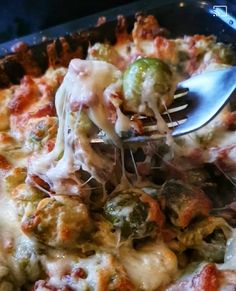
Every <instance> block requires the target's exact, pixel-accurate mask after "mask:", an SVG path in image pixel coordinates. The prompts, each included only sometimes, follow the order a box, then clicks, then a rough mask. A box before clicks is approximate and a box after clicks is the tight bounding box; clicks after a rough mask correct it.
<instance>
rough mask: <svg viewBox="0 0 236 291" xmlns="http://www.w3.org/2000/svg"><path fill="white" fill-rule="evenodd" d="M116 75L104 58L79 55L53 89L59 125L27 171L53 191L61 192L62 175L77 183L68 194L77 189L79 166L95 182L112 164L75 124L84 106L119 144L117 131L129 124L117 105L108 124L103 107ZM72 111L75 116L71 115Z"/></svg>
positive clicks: (116, 84) (105, 175) (116, 83)
mask: <svg viewBox="0 0 236 291" xmlns="http://www.w3.org/2000/svg"><path fill="white" fill-rule="evenodd" d="M120 78H121V72H120V71H119V70H118V69H117V68H116V67H114V66H113V65H111V64H108V63H106V62H103V61H88V60H79V59H74V60H72V61H71V64H70V66H69V70H68V72H67V74H66V76H65V78H64V81H63V83H62V85H61V87H60V88H59V90H58V91H57V93H56V101H55V104H56V110H57V115H58V121H59V128H58V133H57V138H56V144H55V147H54V149H53V151H52V152H50V153H49V154H47V155H46V156H41V157H38V156H37V157H35V158H34V159H32V160H31V162H30V164H29V172H30V174H32V175H37V176H39V177H41V178H42V179H43V180H44V181H46V182H47V183H48V184H49V185H50V186H51V188H52V189H53V190H54V191H55V192H56V193H57V194H65V188H63V185H62V183H63V182H62V179H67V178H70V179H72V180H73V181H75V184H76V185H77V189H76V186H74V187H73V189H74V190H73V193H71V194H75V193H76V192H77V193H78V192H80V189H81V183H80V181H78V178H77V177H76V176H75V171H78V170H80V169H83V170H85V171H87V172H89V173H90V174H91V176H92V177H94V178H95V179H97V180H98V181H99V182H103V181H106V179H107V178H108V176H109V175H108V174H109V171H110V172H111V170H112V167H113V165H111V163H109V161H108V159H107V158H106V157H104V156H101V155H98V154H97V153H96V152H95V151H94V150H93V149H92V147H91V145H90V139H89V138H88V136H86V134H83V135H82V134H79V128H77V126H78V121H79V118H80V114H81V110H84V112H85V113H86V114H87V116H88V117H89V119H90V120H91V121H92V123H93V124H94V125H95V126H96V127H98V128H99V129H102V130H103V131H104V132H105V133H106V134H107V136H108V137H109V138H110V139H111V140H112V141H113V142H114V143H115V144H116V145H118V146H119V147H121V142H120V137H119V133H120V132H121V131H124V130H125V131H126V130H127V128H128V127H130V125H129V121H128V119H127V118H126V117H125V116H123V113H122V112H121V111H120V109H119V107H118V106H117V108H116V110H117V116H118V118H117V121H116V123H115V125H114V124H112V123H111V122H110V121H109V117H108V114H109V112H108V107H107V105H108V102H109V98H110V97H111V95H112V94H113V93H114V91H115V90H118V89H119V88H120V86H121V83H120V80H119V79H120ZM72 114H73V115H75V116H76V118H75V119H74V118H72ZM61 155H62V157H61V158H60V156H61ZM100 169H101V170H100ZM99 172H100V173H101V175H100V176H99ZM103 172H104V173H103ZM67 190H68V189H67Z"/></svg>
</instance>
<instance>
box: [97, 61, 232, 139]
mask: <svg viewBox="0 0 236 291" xmlns="http://www.w3.org/2000/svg"><path fill="white" fill-rule="evenodd" d="M235 88H236V67H231V68H229V69H221V70H217V71H212V72H206V73H203V74H200V75H197V76H194V77H192V78H189V79H187V80H185V81H182V82H180V83H179V84H178V87H177V91H176V94H175V96H174V102H173V104H172V106H171V107H170V108H169V109H168V110H167V111H165V112H164V113H163V114H162V117H163V118H164V120H165V121H167V124H168V127H169V128H170V129H171V130H172V132H171V134H172V136H173V137H177V136H180V135H184V134H187V133H190V132H193V131H195V130H197V129H200V128H201V127H203V126H204V125H206V124H207V123H208V122H210V121H211V120H212V119H213V118H214V117H215V116H216V115H217V113H218V112H219V111H220V110H221V109H222V108H223V107H224V105H226V103H227V102H228V101H229V100H230V98H231V97H232V96H233V95H234V93H235ZM140 118H141V119H143V121H144V123H146V124H147V125H146V126H144V134H143V135H137V136H132V137H129V138H126V139H123V142H124V143H135V142H147V141H152V140H156V139H159V138H160V137H162V136H163V135H162V134H160V133H159V132H158V130H157V126H156V123H155V121H154V122H153V119H152V121H151V120H150V118H148V117H145V116H141V117H140ZM100 142H104V141H103V139H102V138H100V137H98V138H96V139H93V140H92V143H100Z"/></svg>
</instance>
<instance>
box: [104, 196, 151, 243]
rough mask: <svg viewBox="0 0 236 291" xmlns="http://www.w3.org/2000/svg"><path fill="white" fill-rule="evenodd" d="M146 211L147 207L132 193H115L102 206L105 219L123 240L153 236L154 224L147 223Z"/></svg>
mask: <svg viewBox="0 0 236 291" xmlns="http://www.w3.org/2000/svg"><path fill="white" fill-rule="evenodd" d="M148 211H149V205H148V204H146V203H144V202H142V201H141V200H140V198H139V195H137V193H135V192H132V191H123V192H120V193H117V195H116V196H115V197H113V198H111V199H110V200H108V201H107V203H106V204H105V206H104V213H105V217H106V218H107V220H109V221H110V222H111V223H112V224H113V226H114V228H115V229H118V230H120V231H121V236H122V237H123V238H124V239H127V238H129V237H131V238H135V239H140V238H144V237H147V236H151V235H152V234H153V231H154V230H155V223H154V222H152V221H148Z"/></svg>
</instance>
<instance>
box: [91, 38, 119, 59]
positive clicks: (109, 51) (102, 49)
mask: <svg viewBox="0 0 236 291" xmlns="http://www.w3.org/2000/svg"><path fill="white" fill-rule="evenodd" d="M118 57H119V56H118V53H117V52H116V51H115V49H114V48H113V47H112V46H111V45H110V44H107V43H95V44H94V45H93V46H92V47H91V48H89V51H88V59H89V60H100V61H105V62H108V63H111V64H114V63H115V62H116V61H117V59H118Z"/></svg>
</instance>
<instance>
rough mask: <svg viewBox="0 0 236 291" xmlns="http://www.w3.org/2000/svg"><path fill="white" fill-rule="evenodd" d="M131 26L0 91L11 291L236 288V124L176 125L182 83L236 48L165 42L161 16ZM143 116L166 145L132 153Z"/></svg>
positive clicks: (5, 265) (3, 280)
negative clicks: (172, 125)
mask: <svg viewBox="0 0 236 291" xmlns="http://www.w3.org/2000/svg"><path fill="white" fill-rule="evenodd" d="M122 19H123V18H122ZM119 21H120V22H121V23H123V26H122V27H120V30H119V32H117V35H116V42H115V43H113V44H110V43H108V42H103V43H102V42H96V43H95V44H90V46H89V48H88V50H87V54H86V57H85V58H82V54H81V50H80V49H78V50H76V53H74V54H73V55H70V56H69V57H70V59H69V60H70V62H69V65H68V62H66V61H65V62H64V63H63V64H64V66H63V65H59V66H58V65H57V64H56V62H53V61H52V59H50V64H49V68H48V69H47V71H46V72H45V73H43V74H42V75H40V76H37V77H36V76H35V75H34V74H33V73H32V74H30V73H29V72H28V73H27V74H25V75H24V76H23V77H22V79H21V81H20V83H19V84H15V85H10V86H8V88H4V89H1V90H0V105H1V106H0V176H1V179H0V291H11V290H12V291H17V290H29V291H30V290H35V291H51V290H53V291H62V290H63V291H90V290H91V291H105V290H106V291H110V290H111V291H112V290H113V291H115V290H119V291H131V290H132V291H158V290H160V291H162V290H168V291H177V290H181V291H182V290H184V291H185V290H186V291H189V290H191V291H199V290H202V291H211V290H214V291H215V290H235V288H236V264H235V262H234V260H235V256H236V235H235V229H234V227H235V226H236V220H235V217H236V212H235V211H236V208H235V202H234V201H235V200H236V196H235V193H236V192H235V189H236V188H235V177H236V176H235V171H236V133H235V128H236V126H235V125H236V114H235V112H234V111H233V107H232V108H231V107H230V106H227V107H225V108H224V110H223V111H222V112H221V113H220V114H219V115H218V116H217V117H216V118H215V119H214V120H213V121H211V123H210V124H208V125H207V126H205V127H204V128H202V129H200V130H198V131H197V132H194V133H191V134H189V135H184V136H182V137H179V138H175V139H173V138H172V137H171V130H170V129H169V128H168V122H171V121H172V120H171V119H170V120H168V108H169V106H170V105H171V104H172V103H173V100H174V95H175V90H176V86H177V84H178V82H179V81H181V80H183V79H186V78H190V77H191V76H193V75H196V74H201V73H204V72H205V71H209V70H220V69H222V68H226V67H230V66H233V65H235V59H236V56H235V52H234V51H233V50H232V48H231V47H230V46H228V45H225V44H222V43H219V42H217V40H216V38H215V37H214V36H212V35H210V36H205V35H192V36H184V37H181V38H175V39H170V38H167V37H166V36H164V35H163V30H162V29H161V27H160V25H159V23H158V22H157V20H156V19H155V17H154V16H152V15H148V16H143V15H138V16H137V18H136V22H135V23H134V27H133V30H132V32H131V33H128V32H127V31H126V27H125V21H124V19H123V22H122V21H121V18H120V20H119ZM121 23H120V25H121ZM49 48H50V50H49V53H50V54H51V55H52V47H49ZM64 54H65V56H66V57H68V54H67V53H66V49H65V48H64ZM206 86H207V84H206ZM219 97H220V96H217V92H216V96H215V98H219ZM206 110H207V109H206ZM164 112H165V113H164ZM163 113H164V114H163ZM163 116H164V117H163ZM145 120H152V122H153V121H154V123H155V128H156V131H157V132H158V134H159V135H160V138H159V139H157V140H156V141H151V142H150V141H149V142H146V143H133V144H132V143H125V142H124V140H126V139H127V138H129V137H134V136H139V135H143V134H144V132H145V126H146V124H145ZM167 120H168V121H167Z"/></svg>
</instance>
